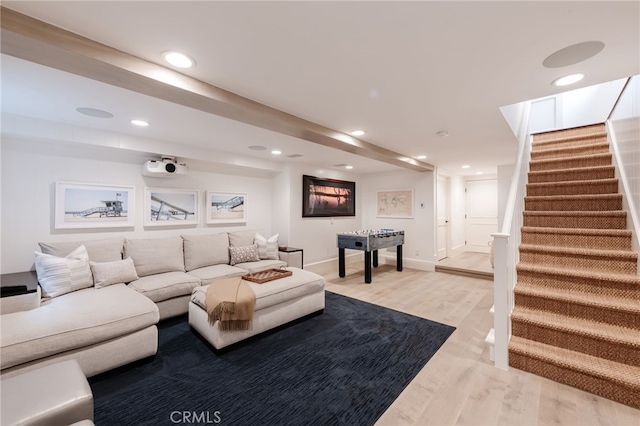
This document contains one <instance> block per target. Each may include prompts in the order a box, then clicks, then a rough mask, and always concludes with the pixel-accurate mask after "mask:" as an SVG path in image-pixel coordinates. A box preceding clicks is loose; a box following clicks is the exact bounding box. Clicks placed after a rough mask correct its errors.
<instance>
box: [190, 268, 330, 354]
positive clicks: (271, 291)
mask: <svg viewBox="0 0 640 426" xmlns="http://www.w3.org/2000/svg"><path fill="white" fill-rule="evenodd" d="M286 269H287V270H289V271H291V272H292V273H293V274H292V275H291V276H288V277H285V278H279V279H276V280H273V281H269V282H266V283H263V284H257V283H253V282H250V281H247V282H248V283H249V286H250V287H251V288H252V289H253V291H254V293H255V294H256V304H255V309H254V314H253V329H252V330H248V331H225V332H221V331H220V328H219V322H218V321H216V322H215V323H214V324H213V325H210V324H209V318H208V315H207V310H206V306H205V296H206V293H207V288H208V287H209V286H202V287H198V288H196V289H195V290H194V291H193V293H192V295H191V301H190V302H189V324H190V325H191V326H192V327H193V328H194V329H195V330H196V331H197V332H198V333H200V335H201V336H202V337H204V338H205V339H206V340H207V341H208V342H209V343H211V344H212V345H213V347H215V348H216V349H221V348H224V347H225V346H229V345H231V344H233V343H236V342H239V341H241V340H244V339H246V338H248V337H251V336H255V335H256V334H259V333H262V332H264V331H267V330H270V329H272V328H275V327H278V326H280V325H282V324H286V323H288V322H290V321H293V320H295V319H298V318H301V317H304V316H305V315H309V314H312V313H314V312H318V311H322V310H323V309H324V285H325V280H324V277H322V276H320V275H318V274H315V273H313V272H310V271H305V270H302V269H298V268H293V267H290V268H286ZM215 284H216V282H215V281H214V282H212V283H211V284H209V285H215Z"/></svg>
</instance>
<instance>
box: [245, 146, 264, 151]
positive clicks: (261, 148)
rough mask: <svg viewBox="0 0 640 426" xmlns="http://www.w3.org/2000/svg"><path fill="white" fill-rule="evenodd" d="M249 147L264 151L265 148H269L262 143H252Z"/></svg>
mask: <svg viewBox="0 0 640 426" xmlns="http://www.w3.org/2000/svg"><path fill="white" fill-rule="evenodd" d="M249 149H251V150H253V151H264V150H265V149H267V147H266V146H262V145H251V146H250V147H249Z"/></svg>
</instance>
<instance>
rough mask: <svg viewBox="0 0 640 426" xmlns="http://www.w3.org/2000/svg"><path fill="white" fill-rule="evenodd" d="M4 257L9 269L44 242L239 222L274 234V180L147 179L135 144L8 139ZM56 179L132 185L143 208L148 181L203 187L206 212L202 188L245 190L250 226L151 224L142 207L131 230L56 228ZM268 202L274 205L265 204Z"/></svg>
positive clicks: (26, 263) (27, 260)
mask: <svg viewBox="0 0 640 426" xmlns="http://www.w3.org/2000/svg"><path fill="white" fill-rule="evenodd" d="M0 150H1V152H2V155H1V165H2V171H1V176H2V182H1V184H2V206H1V208H2V209H1V218H0V222H1V229H2V236H1V238H2V241H1V247H2V252H1V264H0V271H1V272H2V273H3V274H4V273H12V272H21V271H26V270H29V269H31V268H32V265H33V258H34V256H33V252H34V251H35V250H38V249H39V248H38V245H37V243H38V242H39V241H50V242H53V241H79V240H89V239H97V238H109V237H111V236H115V235H124V236H126V237H129V238H140V237H144V238H152V237H163V236H169V235H180V234H200V233H212V232H223V231H232V230H240V229H261V230H262V231H263V232H265V233H266V234H269V235H271V232H272V228H271V224H272V209H271V203H272V197H273V193H272V180H271V178H265V177H246V176H238V175H226V174H220V173H213V172H206V171H197V170H192V171H191V173H190V174H189V175H188V176H184V177H180V178H177V179H159V178H148V177H143V176H142V175H141V165H142V159H143V158H144V157H141V156H139V155H138V154H135V153H132V152H130V151H121V150H112V149H107V148H100V149H96V148H95V147H93V148H92V147H77V146H76V147H71V146H68V145H67V146H65V145H60V144H54V143H50V142H36V141H26V140H18V139H12V138H3V139H2V145H1V147H0ZM56 181H71V182H86V183H104V184H115V185H134V186H135V191H136V211H137V212H141V211H143V195H144V188H145V187H146V186H149V187H167V188H189V189H198V190H200V191H201V197H202V198H201V207H202V208H203V212H204V192H205V191H207V190H216V191H222V192H229V191H230V192H236V191H237V192H246V193H247V215H248V218H247V219H248V220H247V223H246V225H235V226H224V227H218V226H210V225H204V220H203V219H204V217H203V216H202V217H201V221H200V224H199V225H197V226H190V227H184V226H174V227H170V228H165V227H148V228H147V229H145V228H144V227H143V224H142V215H140V214H136V224H135V227H134V228H133V229H125V230H122V229H117V230H114V229H109V228H105V229H103V230H96V229H90V230H79V229H72V230H56V229H53V213H52V212H53V206H54V186H55V182H56ZM265 206H268V207H267V208H265Z"/></svg>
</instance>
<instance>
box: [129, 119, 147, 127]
mask: <svg viewBox="0 0 640 426" xmlns="http://www.w3.org/2000/svg"><path fill="white" fill-rule="evenodd" d="M131 124H133V125H136V126H140V127H147V126H148V125H149V122H148V121H144V120H131Z"/></svg>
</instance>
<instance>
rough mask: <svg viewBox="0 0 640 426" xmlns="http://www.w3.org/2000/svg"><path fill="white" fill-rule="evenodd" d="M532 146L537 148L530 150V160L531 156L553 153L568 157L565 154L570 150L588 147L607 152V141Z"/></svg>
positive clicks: (578, 150) (576, 150)
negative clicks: (564, 145)
mask: <svg viewBox="0 0 640 426" xmlns="http://www.w3.org/2000/svg"><path fill="white" fill-rule="evenodd" d="M554 142H557V141H554ZM534 146H535V147H536V148H537V149H532V150H531V154H532V157H531V159H532V160H533V156H543V155H554V154H555V155H561V156H563V157H562V158H567V157H568V155H567V154H570V153H571V152H582V151H584V150H589V149H600V150H604V151H606V152H609V143H608V142H598V143H590V144H584V145H575V146H566V147H553V148H544V147H541V146H536V145H532V148H533V147H534ZM594 154H595V153H594ZM598 154H599V153H598ZM576 155H586V154H576ZM547 158H549V157H547ZM558 158H560V157H558Z"/></svg>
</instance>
